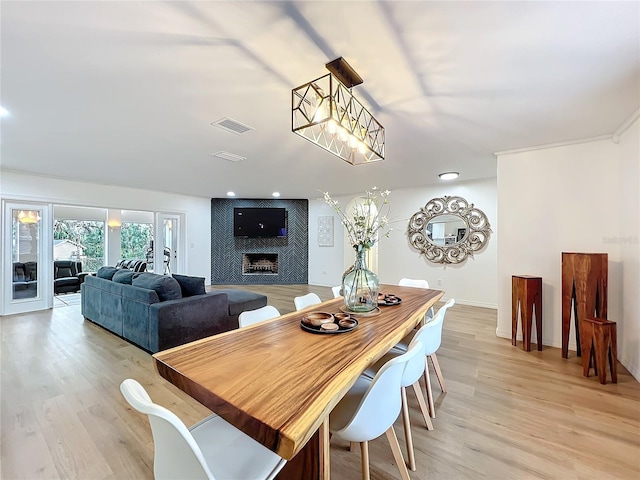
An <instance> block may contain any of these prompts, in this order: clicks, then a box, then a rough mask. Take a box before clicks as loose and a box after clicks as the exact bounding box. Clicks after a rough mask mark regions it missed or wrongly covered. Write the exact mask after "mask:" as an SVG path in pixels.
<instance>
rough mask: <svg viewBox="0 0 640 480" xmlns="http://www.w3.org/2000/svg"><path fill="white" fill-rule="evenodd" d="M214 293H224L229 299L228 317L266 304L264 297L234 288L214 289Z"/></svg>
mask: <svg viewBox="0 0 640 480" xmlns="http://www.w3.org/2000/svg"><path fill="white" fill-rule="evenodd" d="M213 292H214V293H217V292H222V293H226V294H227V296H228V297H229V315H231V316H234V315H240V314H241V313H242V312H244V311H245V310H255V309H256V308H261V307H264V306H265V305H266V304H267V297H266V295H262V294H260V293H254V292H250V291H248V290H239V289H234V288H220V289H215V290H214V291H213Z"/></svg>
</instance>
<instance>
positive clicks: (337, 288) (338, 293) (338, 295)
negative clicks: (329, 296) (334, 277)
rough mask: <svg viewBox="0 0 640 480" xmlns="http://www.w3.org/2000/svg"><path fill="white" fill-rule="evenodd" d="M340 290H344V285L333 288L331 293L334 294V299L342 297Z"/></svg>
mask: <svg viewBox="0 0 640 480" xmlns="http://www.w3.org/2000/svg"><path fill="white" fill-rule="evenodd" d="M340 290H342V285H336V286H335V287H331V291H332V292H333V298H338V297H341V296H342V294H341V293H340Z"/></svg>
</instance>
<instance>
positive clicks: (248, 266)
mask: <svg viewBox="0 0 640 480" xmlns="http://www.w3.org/2000/svg"><path fill="white" fill-rule="evenodd" d="M242 274H243V275H277V274H278V254H277V253H243V254H242Z"/></svg>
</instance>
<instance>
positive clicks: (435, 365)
mask: <svg viewBox="0 0 640 480" xmlns="http://www.w3.org/2000/svg"><path fill="white" fill-rule="evenodd" d="M429 358H430V359H431V363H433V369H434V370H435V371H436V377H438V383H439V384H440V390H442V393H447V387H445V386H444V377H443V376H442V370H440V364H439V363H438V357H436V354H435V353H432V354H431V355H429Z"/></svg>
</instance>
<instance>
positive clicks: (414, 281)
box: [398, 278, 434, 322]
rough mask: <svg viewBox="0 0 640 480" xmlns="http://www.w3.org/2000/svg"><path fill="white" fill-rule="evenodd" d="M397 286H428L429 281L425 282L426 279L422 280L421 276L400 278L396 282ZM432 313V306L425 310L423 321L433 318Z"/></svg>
mask: <svg viewBox="0 0 640 480" xmlns="http://www.w3.org/2000/svg"><path fill="white" fill-rule="evenodd" d="M398 286H400V287H415V288H429V282H427V281H426V280H423V279H421V278H401V279H400V281H399V282H398ZM433 314H434V310H433V307H431V308H430V309H429V310H427V313H426V314H425V316H424V318H425V321H427V322H428V321H429V320H430V319H432V318H433Z"/></svg>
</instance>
